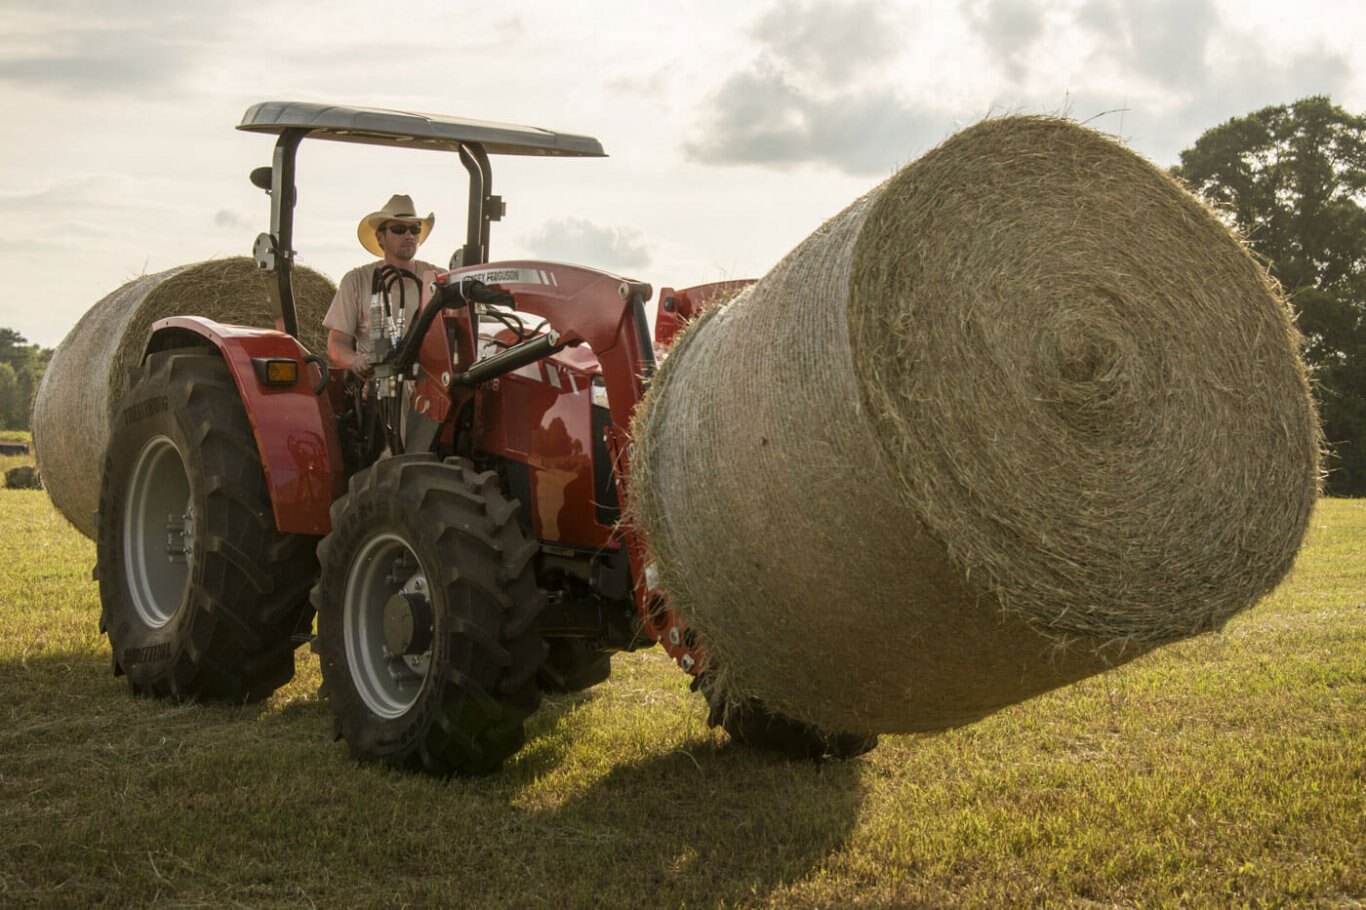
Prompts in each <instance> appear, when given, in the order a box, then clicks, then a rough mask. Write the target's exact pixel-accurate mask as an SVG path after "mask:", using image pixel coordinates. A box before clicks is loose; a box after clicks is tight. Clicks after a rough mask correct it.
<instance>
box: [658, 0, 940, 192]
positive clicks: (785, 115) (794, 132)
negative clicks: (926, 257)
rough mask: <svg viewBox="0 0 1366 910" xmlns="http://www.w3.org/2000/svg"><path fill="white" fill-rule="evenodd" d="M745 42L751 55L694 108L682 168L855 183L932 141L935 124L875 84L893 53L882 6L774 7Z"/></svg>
mask: <svg viewBox="0 0 1366 910" xmlns="http://www.w3.org/2000/svg"><path fill="white" fill-rule="evenodd" d="M750 34H751V35H752V36H753V37H754V38H755V39H756V40H757V41H758V42H759V43H760V47H759V49H758V52H757V54H756V55H755V57H754V59H753V60H751V61H750V62H749V63H748V64H747V65H745V66H744V67H742V68H741V69H739V70H737V71H736V72H734V73H732V74H731V75H730V76H728V77H727V78H726V79H725V80H723V81H722V82H721V84H720V85H719V86H718V87H717V88H716V89H715V90H714V91H713V92H711V94H710V95H708V96H707V98H706V99H705V100H704V102H703V104H702V106H701V107H700V108H699V110H698V113H697V116H696V118H695V120H694V123H693V125H692V126H691V127H690V128H689V131H688V138H687V139H685V141H684V143H683V151H684V154H685V155H686V156H687V157H688V158H689V159H690V160H692V161H697V162H700V163H703V164H713V165H731V164H752V165H761V166H768V167H776V168H779V169H788V168H795V167H798V166H802V165H808V164H814V165H820V166H825V167H832V168H835V169H837V170H841V171H844V172H846V173H849V174H854V175H860V176H863V175H868V174H876V173H879V172H885V171H888V170H890V169H891V168H892V167H894V166H895V165H897V164H899V163H901V162H904V161H905V160H906V159H907V158H908V157H909V156H910V154H911V152H913V151H914V150H916V149H917V148H918V147H920V146H923V145H925V144H926V143H927V141H929V140H931V139H933V138H935V137H936V136H937V133H938V132H939V130H938V125H939V124H940V122H941V119H942V118H939V117H937V116H934V115H933V114H932V113H931V111H930V110H929V109H928V108H922V107H919V106H917V105H915V104H913V103H911V102H910V101H908V100H906V99H905V98H904V97H903V96H902V94H901V93H900V92H899V91H897V90H896V89H895V88H894V87H891V86H889V85H887V84H883V83H881V82H879V81H878V78H877V77H878V76H879V75H880V74H881V73H882V72H883V70H884V69H885V68H886V67H887V66H889V65H890V64H891V63H893V62H894V61H895V60H896V58H897V57H899V55H900V53H901V51H902V50H903V45H902V41H901V39H900V37H899V29H898V27H897V23H896V22H895V21H894V20H893V19H892V18H891V16H890V14H889V13H888V12H887V11H886V7H885V5H883V4H879V3H875V2H869V0H859V2H853V3H838V2H832V0H780V2H778V3H776V4H775V5H774V6H772V7H771V8H770V9H769V11H768V12H767V13H765V14H764V15H763V16H761V17H760V18H759V19H758V20H757V21H756V23H755V24H754V26H753V27H752V28H751V29H750Z"/></svg>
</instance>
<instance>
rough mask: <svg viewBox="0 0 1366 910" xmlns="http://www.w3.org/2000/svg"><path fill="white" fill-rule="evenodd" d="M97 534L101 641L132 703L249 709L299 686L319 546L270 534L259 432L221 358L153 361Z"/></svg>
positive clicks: (113, 439) (133, 397) (122, 435)
mask: <svg viewBox="0 0 1366 910" xmlns="http://www.w3.org/2000/svg"><path fill="white" fill-rule="evenodd" d="M98 524H99V528H98V533H97V539H96V574H97V576H98V578H99V587H100V599H101V601H102V603H103V611H102V613H101V616H100V628H101V630H102V631H104V632H106V633H107V634H108V636H109V643H110V646H111V647H112V649H113V653H114V672H115V673H116V674H123V675H126V676H127V677H128V683H129V685H130V687H131V688H132V690H133V692H134V693H135V694H140V695H154V696H163V697H170V698H176V699H191V698H194V699H203V700H209V701H222V702H237V703H241V702H249V701H256V700H259V699H262V698H265V697H266V696H268V695H270V693H272V692H274V691H275V690H276V689H277V688H279V687H280V686H282V685H284V684H285V683H286V682H288V681H289V680H290V678H291V677H292V676H293V675H294V649H295V648H296V647H297V646H298V645H299V644H300V643H302V641H304V640H305V635H304V634H303V633H306V632H307V626H308V623H309V621H310V620H311V618H312V612H311V608H310V607H309V604H308V590H309V588H310V587H311V586H312V584H313V580H314V578H315V576H316V574H317V562H316V560H315V557H314V552H313V551H314V540H315V539H314V538H311V537H302V536H300V535H294V534H282V533H280V532H279V531H277V530H276V529H275V517H274V512H273V510H272V508H271V502H270V492H269V489H268V487H267V485H266V479H265V472H264V470H263V469H262V466H261V459H260V456H259V454H258V452H257V449H256V440H255V437H254V435H253V433H252V428H251V422H250V421H249V420H248V418H247V414H246V410H245V408H244V407H243V405H242V401H241V397H240V396H239V395H238V391H237V386H236V384H235V383H234V382H233V378H232V375H231V373H230V372H229V371H228V367H227V365H226V364H225V363H224V362H223V360H222V359H221V358H220V357H219V356H218V355H217V353H216V352H212V351H208V350H207V349H204V348H194V349H186V350H176V351H166V352H162V353H158V354H153V355H151V357H150V358H149V359H148V361H147V363H146V364H145V365H144V367H143V371H142V373H141V375H140V376H139V378H138V379H137V380H136V382H135V383H134V385H133V387H132V389H131V390H130V391H129V393H128V394H127V395H126V396H125V398H124V399H123V401H122V403H121V406H120V408H119V411H118V415H117V417H116V418H115V420H114V425H113V430H112V432H111V434H110V440H109V449H108V454H107V456H106V459H105V466H104V473H103V476H102V478H101V484H100V506H99V520H98Z"/></svg>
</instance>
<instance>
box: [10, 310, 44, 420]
mask: <svg viewBox="0 0 1366 910" xmlns="http://www.w3.org/2000/svg"><path fill="white" fill-rule="evenodd" d="M51 359H52V350H51V349H50V348H42V347H39V346H38V345H36V344H29V343H28V341H27V340H26V339H25V338H24V336H23V335H20V334H19V333H18V332H16V331H14V330H13V329H5V328H0V430H27V429H30V427H29V415H30V413H31V412H32V409H33V396H34V395H35V394H36V393H37V391H38V383H40V382H41V381H42V379H43V371H44V370H46V369H47V364H48V361H49V360H51Z"/></svg>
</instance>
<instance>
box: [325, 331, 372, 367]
mask: <svg viewBox="0 0 1366 910" xmlns="http://www.w3.org/2000/svg"><path fill="white" fill-rule="evenodd" d="M327 359H328V361H329V362H330V363H331V364H332V365H333V366H334V367H338V368H340V369H343V370H350V371H351V372H352V373H355V374H356V375H357V376H359V377H360V378H361V379H365V378H367V377H368V376H369V375H370V374H371V373H373V372H374V367H373V366H372V365H371V364H370V358H369V357H366V356H365V355H364V354H361V353H360V352H358V351H357V350H356V339H355V338H354V337H353V336H351V335H348V334H346V333H345V332H343V331H341V330H340V329H328V330H327Z"/></svg>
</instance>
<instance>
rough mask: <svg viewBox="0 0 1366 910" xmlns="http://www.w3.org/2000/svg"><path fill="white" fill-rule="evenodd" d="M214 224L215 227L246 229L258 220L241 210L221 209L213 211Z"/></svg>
mask: <svg viewBox="0 0 1366 910" xmlns="http://www.w3.org/2000/svg"><path fill="white" fill-rule="evenodd" d="M213 224H214V227H220V228H231V229H233V230H246V229H248V228H250V227H251V226H252V225H254V224H256V222H255V221H254V220H253V219H251V218H248V217H247V216H246V215H243V214H242V213H241V212H238V211H234V210H232V209H219V210H218V211H216V212H214V213H213Z"/></svg>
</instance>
